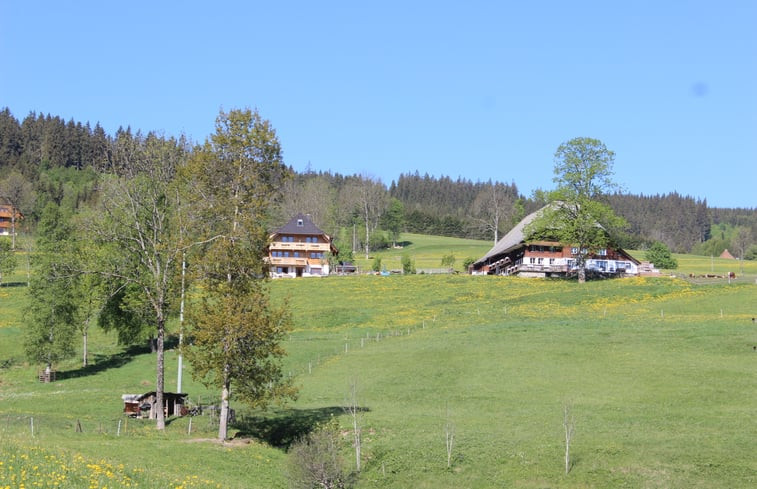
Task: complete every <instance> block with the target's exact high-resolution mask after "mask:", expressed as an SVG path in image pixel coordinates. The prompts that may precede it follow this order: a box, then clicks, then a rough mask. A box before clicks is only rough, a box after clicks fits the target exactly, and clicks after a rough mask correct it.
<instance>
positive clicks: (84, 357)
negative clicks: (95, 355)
mask: <svg viewBox="0 0 757 489" xmlns="http://www.w3.org/2000/svg"><path fill="white" fill-rule="evenodd" d="M87 321H89V320H87ZM87 338H88V335H87V330H86V329H85V330H84V333H83V334H82V343H83V345H82V350H83V351H82V366H83V367H86V366H87Z"/></svg>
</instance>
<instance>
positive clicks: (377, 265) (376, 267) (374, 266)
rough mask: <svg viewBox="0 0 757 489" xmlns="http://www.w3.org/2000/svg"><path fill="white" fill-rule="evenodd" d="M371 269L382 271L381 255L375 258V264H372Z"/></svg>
mask: <svg viewBox="0 0 757 489" xmlns="http://www.w3.org/2000/svg"><path fill="white" fill-rule="evenodd" d="M371 270H373V271H374V272H380V271H381V257H380V256H377V257H376V258H374V259H373V264H372V265H371Z"/></svg>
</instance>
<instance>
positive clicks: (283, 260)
mask: <svg viewBox="0 0 757 489" xmlns="http://www.w3.org/2000/svg"><path fill="white" fill-rule="evenodd" d="M268 262H269V263H270V264H271V265H276V266H279V267H304V266H305V265H307V264H308V259H307V258H302V257H291V256H289V257H286V256H285V257H269V258H268Z"/></svg>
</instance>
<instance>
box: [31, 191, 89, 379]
mask: <svg viewBox="0 0 757 489" xmlns="http://www.w3.org/2000/svg"><path fill="white" fill-rule="evenodd" d="M72 232H73V230H72V229H71V226H70V225H69V222H68V219H67V218H66V216H65V215H64V214H63V213H62V212H61V210H60V208H59V207H58V206H56V205H55V204H52V203H51V204H48V205H47V206H45V208H44V209H43V211H42V214H41V217H40V221H39V224H38V226H37V252H36V253H35V256H34V260H33V267H34V273H33V275H32V279H31V283H30V284H29V289H28V293H29V306H28V309H27V311H26V314H27V316H26V317H27V321H26V325H27V329H26V331H25V335H24V349H25V351H26V354H27V356H28V357H29V359H31V360H33V361H35V362H39V363H42V364H44V365H45V372H46V373H47V374H49V373H50V371H51V370H52V368H53V366H54V364H55V363H57V362H59V361H61V360H64V359H66V358H70V357H71V356H73V355H74V354H75V348H74V344H75V339H76V311H77V306H76V299H75V297H74V293H73V290H74V286H73V282H74V281H75V278H74V277H73V276H72V275H71V274H70V272H69V267H68V257H67V255H68V253H69V250H68V239H69V237H70V236H71V235H72ZM46 378H47V379H49V375H48V376H46Z"/></svg>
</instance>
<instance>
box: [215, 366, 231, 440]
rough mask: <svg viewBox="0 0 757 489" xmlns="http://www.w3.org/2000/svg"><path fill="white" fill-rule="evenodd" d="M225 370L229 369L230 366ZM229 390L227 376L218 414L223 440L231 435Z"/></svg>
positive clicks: (219, 429) (219, 432) (219, 431)
mask: <svg viewBox="0 0 757 489" xmlns="http://www.w3.org/2000/svg"><path fill="white" fill-rule="evenodd" d="M225 370H228V366H227V367H226V368H225ZM229 391H230V388H229V380H228V377H226V378H225V379H224V382H223V388H222V390H221V412H220V413H219V416H218V439H219V440H221V441H224V440H226V438H228V436H229Z"/></svg>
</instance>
